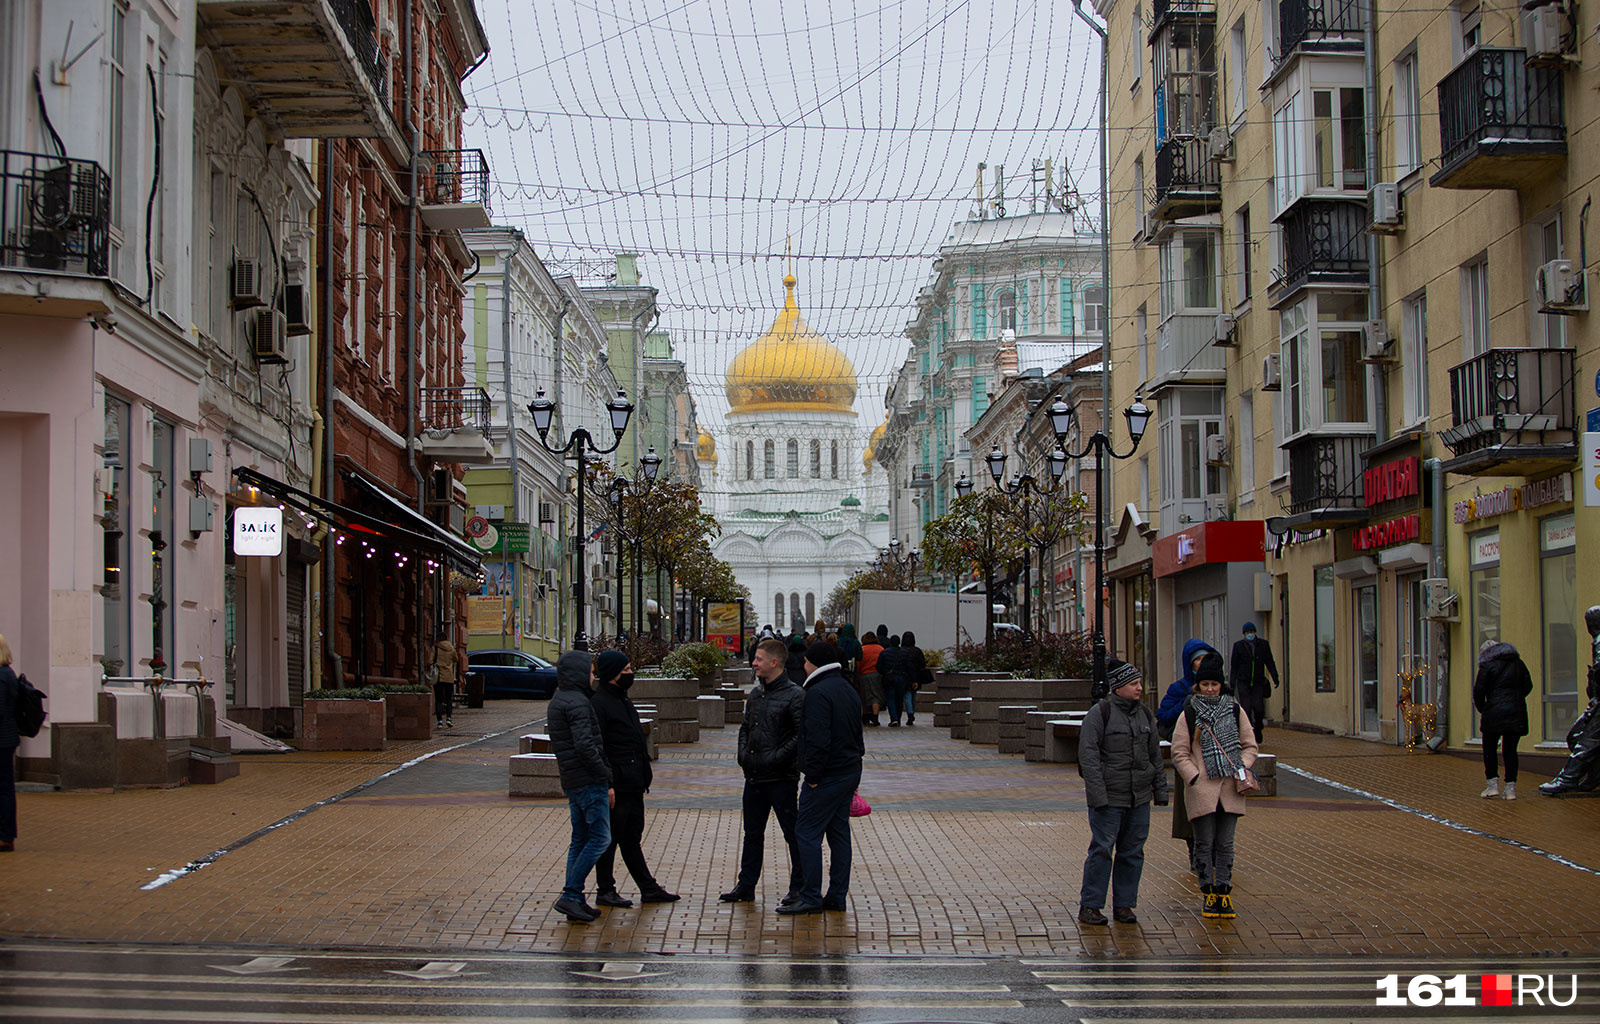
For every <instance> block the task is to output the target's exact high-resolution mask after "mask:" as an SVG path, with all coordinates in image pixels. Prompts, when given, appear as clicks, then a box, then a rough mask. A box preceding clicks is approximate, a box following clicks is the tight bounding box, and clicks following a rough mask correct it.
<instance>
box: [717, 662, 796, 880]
mask: <svg viewBox="0 0 1600 1024" xmlns="http://www.w3.org/2000/svg"><path fill="white" fill-rule="evenodd" d="M787 658H788V652H787V651H785V650H784V648H783V643H782V641H779V640H774V639H767V640H763V641H761V643H760V644H759V645H757V647H756V651H755V654H754V655H753V656H752V657H751V665H752V666H753V667H754V668H755V672H756V679H757V681H758V683H757V686H756V688H755V689H754V690H751V691H750V696H749V697H747V698H745V702H744V721H742V722H740V723H739V767H741V768H743V769H744V850H743V853H742V855H741V856H740V858H739V878H738V881H736V882H734V884H733V888H732V889H730V890H729V891H728V892H725V893H723V894H722V902H724V903H748V902H750V901H751V900H754V899H755V898H756V883H757V882H758V881H760V880H761V860H762V852H763V847H764V845H765V839H766V832H767V817H768V815H769V814H776V815H777V816H778V828H779V830H780V831H782V832H783V841H784V842H785V843H787V844H788V845H789V893H788V895H786V896H785V897H784V898H783V902H782V903H781V904H779V905H780V906H784V905H787V904H790V903H793V902H794V901H795V900H796V899H797V898H798V897H799V894H800V888H801V885H802V883H803V881H804V879H803V877H802V875H801V872H800V851H799V848H798V847H797V846H796V845H795V832H794V823H795V815H796V813H797V812H796V806H797V805H796V790H797V787H798V785H799V782H800V727H801V724H802V722H803V720H804V716H805V704H806V693H805V691H804V690H802V689H800V687H799V686H797V685H795V683H793V682H791V681H790V679H789V674H788V672H787V671H786V669H785V667H784V665H785V662H786V660H787Z"/></svg>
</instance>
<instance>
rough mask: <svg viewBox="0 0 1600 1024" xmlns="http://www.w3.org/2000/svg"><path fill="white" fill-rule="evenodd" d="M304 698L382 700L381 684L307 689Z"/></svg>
mask: <svg viewBox="0 0 1600 1024" xmlns="http://www.w3.org/2000/svg"><path fill="white" fill-rule="evenodd" d="M305 699H306V700H382V699H383V687H381V686H346V687H344V688H342V689H338V690H307V691H306V696H305Z"/></svg>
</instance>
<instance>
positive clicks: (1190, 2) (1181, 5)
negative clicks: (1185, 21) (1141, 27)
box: [1150, 0, 1217, 36]
mask: <svg viewBox="0 0 1600 1024" xmlns="http://www.w3.org/2000/svg"><path fill="white" fill-rule="evenodd" d="M1216 16H1217V3H1216V0H1154V3H1152V4H1151V5H1150V26H1151V35H1152V36H1153V35H1155V32H1156V30H1158V29H1160V27H1161V24H1162V23H1163V22H1165V21H1166V20H1167V19H1168V18H1190V19H1195V18H1213V19H1214V18H1216Z"/></svg>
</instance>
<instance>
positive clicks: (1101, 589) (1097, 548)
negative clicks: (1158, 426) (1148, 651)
mask: <svg viewBox="0 0 1600 1024" xmlns="http://www.w3.org/2000/svg"><path fill="white" fill-rule="evenodd" d="M1122 415H1123V416H1125V417H1126V418H1127V420H1128V436H1129V437H1131V438H1133V447H1132V448H1129V449H1128V450H1127V452H1126V453H1120V452H1118V451H1117V450H1116V449H1115V448H1113V447H1112V446H1111V438H1110V436H1109V435H1107V434H1106V432H1105V424H1104V423H1102V424H1101V427H1100V429H1099V430H1096V431H1095V432H1094V435H1093V436H1092V437H1090V438H1089V442H1088V444H1087V445H1085V447H1084V449H1083V451H1081V452H1067V453H1066V454H1067V458H1069V459H1082V458H1085V457H1087V456H1088V455H1089V454H1090V453H1091V452H1092V453H1094V456H1095V459H1094V689H1093V691H1092V695H1093V697H1094V698H1095V699H1096V700H1098V699H1100V698H1101V697H1104V696H1105V695H1106V694H1108V693H1109V692H1110V687H1109V686H1108V685H1107V683H1106V625H1105V593H1106V469H1105V466H1106V459H1105V457H1106V456H1108V455H1109V456H1110V457H1111V458H1113V459H1130V458H1132V457H1133V453H1134V452H1136V451H1138V450H1139V442H1140V441H1142V440H1143V439H1144V431H1145V428H1146V427H1147V426H1149V425H1150V407H1149V406H1147V405H1145V404H1144V402H1142V401H1140V400H1139V398H1138V397H1137V396H1135V398H1134V400H1133V404H1132V405H1130V406H1128V407H1127V408H1126V409H1124V410H1122ZM1073 416H1074V414H1073V411H1072V407H1071V406H1070V405H1068V404H1067V403H1066V402H1063V401H1062V400H1061V399H1059V398H1058V399H1056V401H1055V403H1054V404H1053V405H1051V406H1050V422H1051V425H1052V426H1053V427H1054V428H1055V430H1056V432H1057V436H1058V437H1064V436H1065V435H1066V434H1067V432H1068V430H1070V429H1071V426H1072V420H1073Z"/></svg>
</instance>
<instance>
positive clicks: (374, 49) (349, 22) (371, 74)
mask: <svg viewBox="0 0 1600 1024" xmlns="http://www.w3.org/2000/svg"><path fill="white" fill-rule="evenodd" d="M327 3H328V7H329V8H330V9H331V10H332V11H333V16H334V19H335V20H336V21H338V23H339V30H340V31H341V32H343V33H344V39H345V42H347V43H349V44H350V49H351V50H353V51H355V55H356V61H357V62H358V63H359V64H360V65H361V70H362V71H364V72H366V75H367V80H368V81H369V82H371V83H372V88H373V89H374V90H375V91H376V92H377V94H378V95H379V96H383V95H386V94H387V93H386V91H385V89H384V69H383V57H382V55H381V54H380V53H379V51H378V25H377V22H376V21H374V20H373V17H372V7H371V5H370V4H369V3H368V2H367V0H327Z"/></svg>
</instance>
